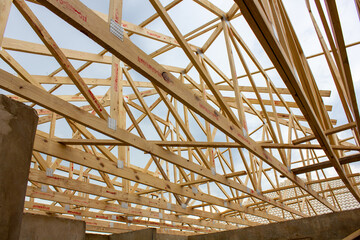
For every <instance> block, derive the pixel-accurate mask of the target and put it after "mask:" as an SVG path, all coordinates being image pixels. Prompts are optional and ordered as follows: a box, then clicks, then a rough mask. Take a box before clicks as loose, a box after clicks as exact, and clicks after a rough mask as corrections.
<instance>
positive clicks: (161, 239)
mask: <svg viewBox="0 0 360 240" xmlns="http://www.w3.org/2000/svg"><path fill="white" fill-rule="evenodd" d="M187 239H188V237H187V236H182V235H171V234H163V233H158V234H156V240H187Z"/></svg>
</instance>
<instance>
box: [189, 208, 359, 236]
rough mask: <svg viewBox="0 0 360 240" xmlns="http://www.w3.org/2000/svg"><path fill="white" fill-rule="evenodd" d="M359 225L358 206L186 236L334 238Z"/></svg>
mask: <svg viewBox="0 0 360 240" xmlns="http://www.w3.org/2000/svg"><path fill="white" fill-rule="evenodd" d="M357 229H360V209H355V210H350V211H344V212H337V213H330V214H325V215H320V216H316V217H311V218H302V219H298V220H292V221H287V222H280V223H273V224H268V225H262V226H256V227H249V228H243V229H239V230H231V231H225V232H220V233H212V234H205V235H197V236H189V238H188V239H189V240H220V239H221V240H223V239H226V240H235V239H236V240H239V239H241V240H253V239H257V240H275V239H277V240H278V239H279V240H280V239H284V240H295V239H297V240H300V239H301V240H337V239H343V238H344V237H346V236H348V235H349V234H351V233H353V232H355V231H356V230H357Z"/></svg>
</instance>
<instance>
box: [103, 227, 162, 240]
mask: <svg viewBox="0 0 360 240" xmlns="http://www.w3.org/2000/svg"><path fill="white" fill-rule="evenodd" d="M109 239H110V240H156V229H155V228H148V229H143V230H137V231H131V232H126V233H117V234H112V235H110V236H109Z"/></svg>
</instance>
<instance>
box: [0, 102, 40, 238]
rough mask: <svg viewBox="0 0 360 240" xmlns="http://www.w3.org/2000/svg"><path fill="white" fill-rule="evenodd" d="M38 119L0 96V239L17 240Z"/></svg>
mask: <svg viewBox="0 0 360 240" xmlns="http://www.w3.org/2000/svg"><path fill="white" fill-rule="evenodd" d="M37 121H38V116H37V114H36V112H35V110H34V109H32V108H31V107H28V106H26V105H25V104H23V103H19V102H16V101H14V100H11V99H9V98H7V97H5V96H4V95H0V166H1V167H0V213H1V214H0V238H1V239H16V240H17V239H18V238H19V233H20V228H21V218H22V216H23V208H24V200H25V192H26V185H27V180H28V176H29V169H30V160H31V154H32V149H33V144H34V137H35V132H36V127H37Z"/></svg>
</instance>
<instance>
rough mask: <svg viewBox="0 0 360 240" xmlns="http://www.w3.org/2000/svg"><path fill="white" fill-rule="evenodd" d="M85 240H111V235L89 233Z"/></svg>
mask: <svg viewBox="0 0 360 240" xmlns="http://www.w3.org/2000/svg"><path fill="white" fill-rule="evenodd" d="M85 240H109V235H101V234H91V233H87V234H86V236H85Z"/></svg>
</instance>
